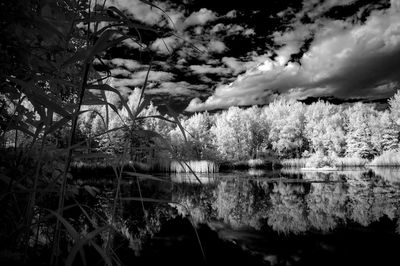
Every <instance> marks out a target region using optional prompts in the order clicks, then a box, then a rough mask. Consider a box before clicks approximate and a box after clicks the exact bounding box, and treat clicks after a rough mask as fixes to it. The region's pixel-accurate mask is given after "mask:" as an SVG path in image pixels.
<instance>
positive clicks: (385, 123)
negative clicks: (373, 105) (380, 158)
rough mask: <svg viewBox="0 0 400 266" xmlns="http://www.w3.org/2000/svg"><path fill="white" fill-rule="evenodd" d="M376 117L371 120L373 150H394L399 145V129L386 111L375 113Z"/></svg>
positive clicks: (379, 151) (380, 151)
mask: <svg viewBox="0 0 400 266" xmlns="http://www.w3.org/2000/svg"><path fill="white" fill-rule="evenodd" d="M376 118H377V119H375V120H372V121H371V123H370V124H371V131H372V143H373V145H374V148H375V150H376V151H377V152H378V153H379V154H381V153H382V152H383V151H388V150H396V149H397V148H398V145H399V139H398V136H399V130H398V126H397V125H396V123H395V122H394V121H393V119H392V116H391V115H390V113H389V112H388V111H384V112H379V113H377V117H376Z"/></svg>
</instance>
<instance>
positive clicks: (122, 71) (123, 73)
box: [110, 68, 131, 77]
mask: <svg viewBox="0 0 400 266" xmlns="http://www.w3.org/2000/svg"><path fill="white" fill-rule="evenodd" d="M110 72H111V76H113V77H115V76H124V77H129V76H130V75H131V72H130V71H128V70H126V69H123V68H114V69H111V70H110Z"/></svg>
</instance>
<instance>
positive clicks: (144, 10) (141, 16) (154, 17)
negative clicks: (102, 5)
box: [106, 0, 163, 25]
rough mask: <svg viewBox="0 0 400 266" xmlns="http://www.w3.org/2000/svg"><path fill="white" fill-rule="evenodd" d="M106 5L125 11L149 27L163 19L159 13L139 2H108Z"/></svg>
mask: <svg viewBox="0 0 400 266" xmlns="http://www.w3.org/2000/svg"><path fill="white" fill-rule="evenodd" d="M106 4H107V5H109V6H111V5H112V6H115V7H117V8H119V9H121V11H122V10H125V11H127V12H128V14H130V15H132V16H133V17H134V18H135V19H137V20H139V21H141V22H144V23H146V24H149V25H156V24H157V23H159V22H160V20H161V19H162V17H163V14H162V12H161V11H159V10H157V9H155V8H151V6H149V5H147V4H145V3H143V2H141V1H139V0H110V1H107V2H106Z"/></svg>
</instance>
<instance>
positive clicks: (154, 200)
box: [121, 197, 178, 204]
mask: <svg viewBox="0 0 400 266" xmlns="http://www.w3.org/2000/svg"><path fill="white" fill-rule="evenodd" d="M121 200H125V201H143V202H155V203H176V204H178V202H174V201H172V200H160V199H152V198H140V197H125V198H121Z"/></svg>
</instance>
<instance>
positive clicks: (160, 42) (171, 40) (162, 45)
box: [150, 36, 182, 55]
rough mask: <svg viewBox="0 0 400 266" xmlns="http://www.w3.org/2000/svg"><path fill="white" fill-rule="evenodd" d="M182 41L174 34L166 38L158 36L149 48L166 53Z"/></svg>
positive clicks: (170, 51)
mask: <svg viewBox="0 0 400 266" xmlns="http://www.w3.org/2000/svg"><path fill="white" fill-rule="evenodd" d="M181 43H182V41H181V40H180V39H178V38H177V37H175V36H169V37H166V38H158V39H156V40H155V41H154V42H153V43H152V44H151V45H150V49H152V50H153V51H157V52H158V53H160V54H164V55H168V54H170V53H172V52H173V50H174V49H176V48H177V47H178V46H179V45H180V44H181Z"/></svg>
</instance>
